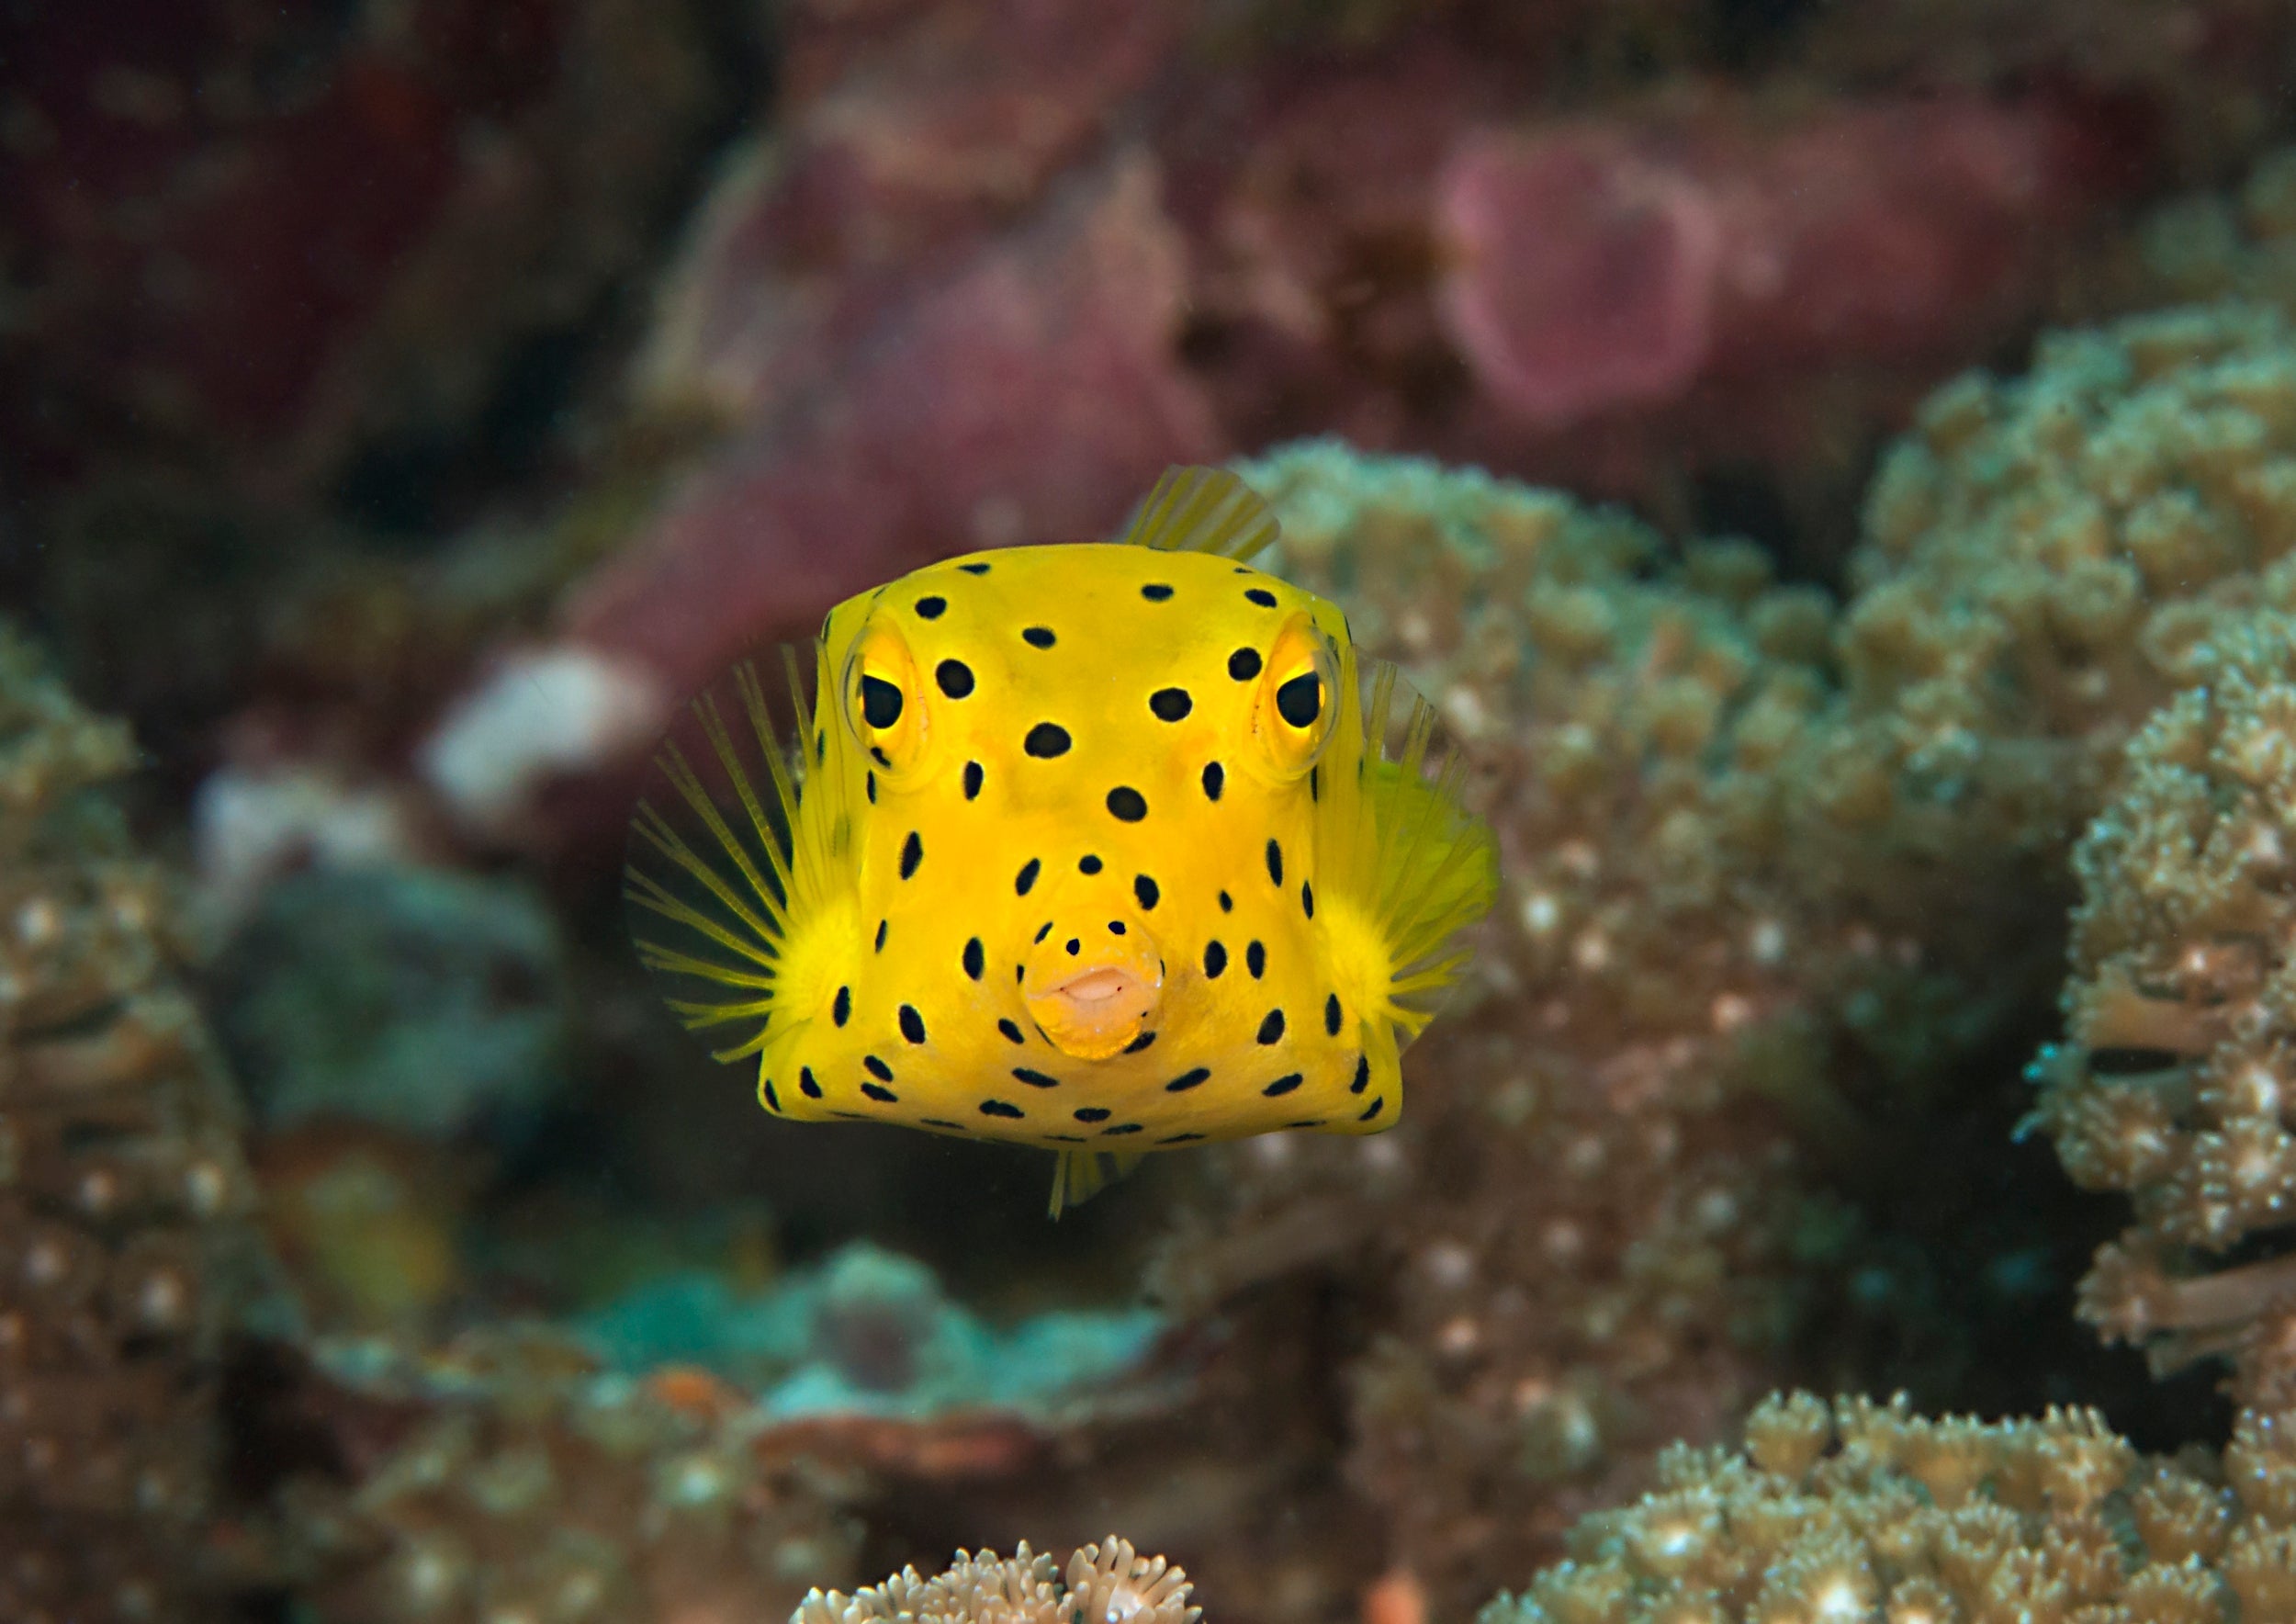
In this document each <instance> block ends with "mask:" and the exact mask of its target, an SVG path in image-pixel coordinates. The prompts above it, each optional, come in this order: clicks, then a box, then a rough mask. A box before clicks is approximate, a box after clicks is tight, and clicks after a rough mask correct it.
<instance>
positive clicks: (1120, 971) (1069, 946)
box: [1021, 920, 1164, 1060]
mask: <svg viewBox="0 0 2296 1624" xmlns="http://www.w3.org/2000/svg"><path fill="white" fill-rule="evenodd" d="M1115 924H1122V925H1123V926H1124V927H1125V928H1124V929H1123V930H1121V931H1118V930H1113V929H1111V928H1110V927H1111V926H1113V925H1115ZM1021 993H1022V997H1023V998H1025V1000H1026V1001H1027V1003H1028V1006H1029V1015H1030V1019H1031V1020H1033V1021H1035V1022H1036V1024H1037V1029H1038V1030H1039V1031H1040V1032H1042V1033H1043V1034H1044V1035H1045V1037H1046V1039H1048V1040H1049V1041H1050V1042H1051V1043H1052V1046H1053V1047H1054V1048H1056V1049H1058V1050H1059V1051H1060V1052H1061V1053H1062V1054H1067V1055H1071V1056H1073V1057H1075V1058H1076V1059H1079V1060H1104V1059H1106V1058H1108V1056H1109V1055H1111V1054H1118V1053H1120V1052H1121V1051H1122V1050H1123V1049H1124V1047H1125V1046H1126V1045H1127V1044H1129V1043H1131V1042H1132V1041H1133V1040H1134V1039H1135V1038H1137V1037H1139V1036H1140V1034H1141V1033H1142V1032H1145V1031H1147V1030H1148V1028H1149V1022H1150V1021H1153V1020H1154V1018H1155V1013H1156V1010H1157V1009H1158V1008H1159V1007H1161V1005H1162V1004H1163V1002H1164V963H1163V961H1162V960H1161V959H1160V958H1159V957H1158V956H1157V954H1156V950H1155V947H1154V943H1153V942H1150V940H1149V938H1148V932H1147V931H1146V930H1144V929H1143V928H1142V927H1141V926H1140V925H1139V924H1138V923H1137V922H1136V921H1132V920H1112V921H1109V923H1108V924H1105V925H1101V926H1098V927H1097V928H1096V929H1094V930H1091V931H1089V932H1084V931H1070V932H1068V933H1066V934H1064V933H1063V932H1062V931H1061V930H1060V929H1059V927H1057V926H1055V927H1054V928H1053V930H1052V931H1051V932H1050V933H1049V934H1048V935H1047V937H1046V938H1045V940H1044V941H1043V942H1041V943H1039V944H1038V946H1037V948H1036V950H1035V951H1034V952H1032V953H1030V958H1029V962H1028V964H1027V974H1026V976H1025V977H1024V980H1023V984H1022V987H1021Z"/></svg>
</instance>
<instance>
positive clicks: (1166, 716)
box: [1148, 688, 1196, 722]
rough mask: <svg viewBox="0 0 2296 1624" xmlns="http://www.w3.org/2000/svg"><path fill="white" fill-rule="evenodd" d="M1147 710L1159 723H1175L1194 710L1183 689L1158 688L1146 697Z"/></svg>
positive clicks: (1194, 706)
mask: <svg viewBox="0 0 2296 1624" xmlns="http://www.w3.org/2000/svg"><path fill="white" fill-rule="evenodd" d="M1148 708H1149V709H1150V710H1152V711H1154V712H1155V713H1156V719H1157V720H1158V721H1160V722H1176V721H1178V720H1179V719H1180V718H1181V717H1182V716H1186V715H1187V713H1188V712H1190V711H1192V710H1194V709H1195V708H1196V702H1195V701H1194V700H1192V699H1190V698H1189V697H1188V696H1187V689H1185V688H1159V689H1157V690H1156V691H1155V692H1154V694H1150V695H1149V696H1148Z"/></svg>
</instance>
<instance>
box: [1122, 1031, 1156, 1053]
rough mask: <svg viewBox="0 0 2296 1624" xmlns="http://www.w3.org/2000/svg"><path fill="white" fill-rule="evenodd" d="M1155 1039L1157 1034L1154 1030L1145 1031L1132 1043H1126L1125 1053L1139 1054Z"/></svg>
mask: <svg viewBox="0 0 2296 1624" xmlns="http://www.w3.org/2000/svg"><path fill="white" fill-rule="evenodd" d="M1155 1041H1156V1034H1155V1033H1154V1032H1142V1033H1141V1034H1140V1035H1139V1036H1138V1037H1136V1038H1134V1039H1133V1040H1132V1041H1131V1043H1126V1044H1125V1045H1124V1053H1125V1054H1139V1053H1140V1052H1141V1051H1142V1049H1145V1048H1146V1047H1147V1046H1148V1045H1149V1044H1151V1043H1154V1042H1155Z"/></svg>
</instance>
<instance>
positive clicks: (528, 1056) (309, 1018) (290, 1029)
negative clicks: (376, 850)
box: [216, 863, 567, 1135]
mask: <svg viewBox="0 0 2296 1624" xmlns="http://www.w3.org/2000/svg"><path fill="white" fill-rule="evenodd" d="M557 931H558V927H557V920H556V919H553V918H552V916H551V915H550V913H549V912H548V910H547V909H546V908H545V907H544V905H543V902H542V899H541V898H540V897H538V896H536V895H535V893H534V891H533V890H532V888H531V887H528V886H524V885H518V884H515V883H513V882H512V881H509V880H502V879H486V878H480V877H478V876H475V875H469V874H457V873H455V872H453V871H451V870H443V869H428V868H416V867H407V866H399V865H386V864H374V863H367V864H361V865H357V866H354V867H349V868H343V869H336V870H327V869H321V870H316V871H313V872H311V873H309V874H298V875H296V876H293V877H291V878H288V879H286V880H282V881H280V882H279V883H278V884H276V885H272V886H271V887H269V889H268V890H266V891H264V893H263V898H262V901H261V903H260V905H259V906H258V907H257V908H256V910H255V912H254V913H253V916H252V917H251V918H250V919H248V920H247V921H246V922H245V923H244V924H243V925H242V926H241V928H240V930H239V931H238V932H237V934H236V935H235V937H234V938H233V940H232V942H231V946H230V949H229V951H228V953H226V955H225V957H224V959H223V961H222V963H221V964H220V965H219V968H218V972H217V977H216V978H217V982H218V991H217V1007H218V1011H219V1014H218V1029H219V1032H220V1033H221V1035H222V1038H223V1040H224V1043H225V1044H226V1046H227V1047H228V1048H229V1050H230V1051H231V1058H232V1061H233V1063H234V1066H235V1068H236V1070H237V1072H238V1074H239V1076H240V1077H241V1078H242V1080H243V1081H244V1083H245V1084H246V1087H247V1090H248V1097H249V1101H250V1103H251V1105H252V1106H253V1109H254V1110H255V1111H256V1113H257V1114H258V1116H259V1117H260V1118H261V1120H262V1121H263V1122H264V1124H265V1125H267V1126H271V1127H284V1126H288V1125H291V1124H293V1123H296V1122H303V1121H307V1120H309V1119H310V1118H312V1117H316V1116H337V1117H344V1118H348V1119H351V1120H353V1121H358V1122H371V1123H376V1124H377V1125H380V1126H384V1127H388V1128H394V1129H398V1130H400V1131H402V1132H405V1133H422V1134H433V1135H445V1134H451V1133H458V1132H466V1131H469V1130H472V1129H475V1128H478V1127H481V1126H491V1127H492V1128H494V1129H495V1130H497V1131H498V1132H501V1133H506V1134H511V1135H515V1133H516V1132H517V1130H518V1129H520V1128H521V1127H522V1126H523V1125H525V1123H526V1122H528V1121H530V1120H531V1118H532V1117H533V1115H534V1114H535V1111H537V1110H538V1109H539V1107H540V1106H541V1104H542V1103H543V1102H544V1101H545V1100H547V1098H548V1097H549V1095H550V1093H551V1092H552V1089H553V1088H554V1086H556V1085H557V1083H558V1082H559V1080H560V1075H561V1071H562V1068H563V1055H562V1053H561V1051H562V1049H563V1046H564V1043H565V1038H566V1025H567V1008H566V1005H567V990H566V985H565V983H566V966H565V963H564V960H565V951H564V948H563V946H562V944H561V943H560V942H559V940H558V934H557Z"/></svg>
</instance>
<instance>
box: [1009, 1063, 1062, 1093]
mask: <svg viewBox="0 0 2296 1624" xmlns="http://www.w3.org/2000/svg"><path fill="white" fill-rule="evenodd" d="M1012 1075H1013V1076H1014V1077H1019V1079H1020V1080H1021V1081H1022V1082H1024V1083H1026V1084H1028V1085H1029V1087H1030V1088H1059V1087H1060V1086H1061V1080H1060V1078H1058V1077H1046V1076H1045V1075H1044V1074H1043V1073H1042V1072H1041V1071H1030V1069H1029V1068H1028V1067H1027V1066H1014V1067H1013V1068H1012Z"/></svg>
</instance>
